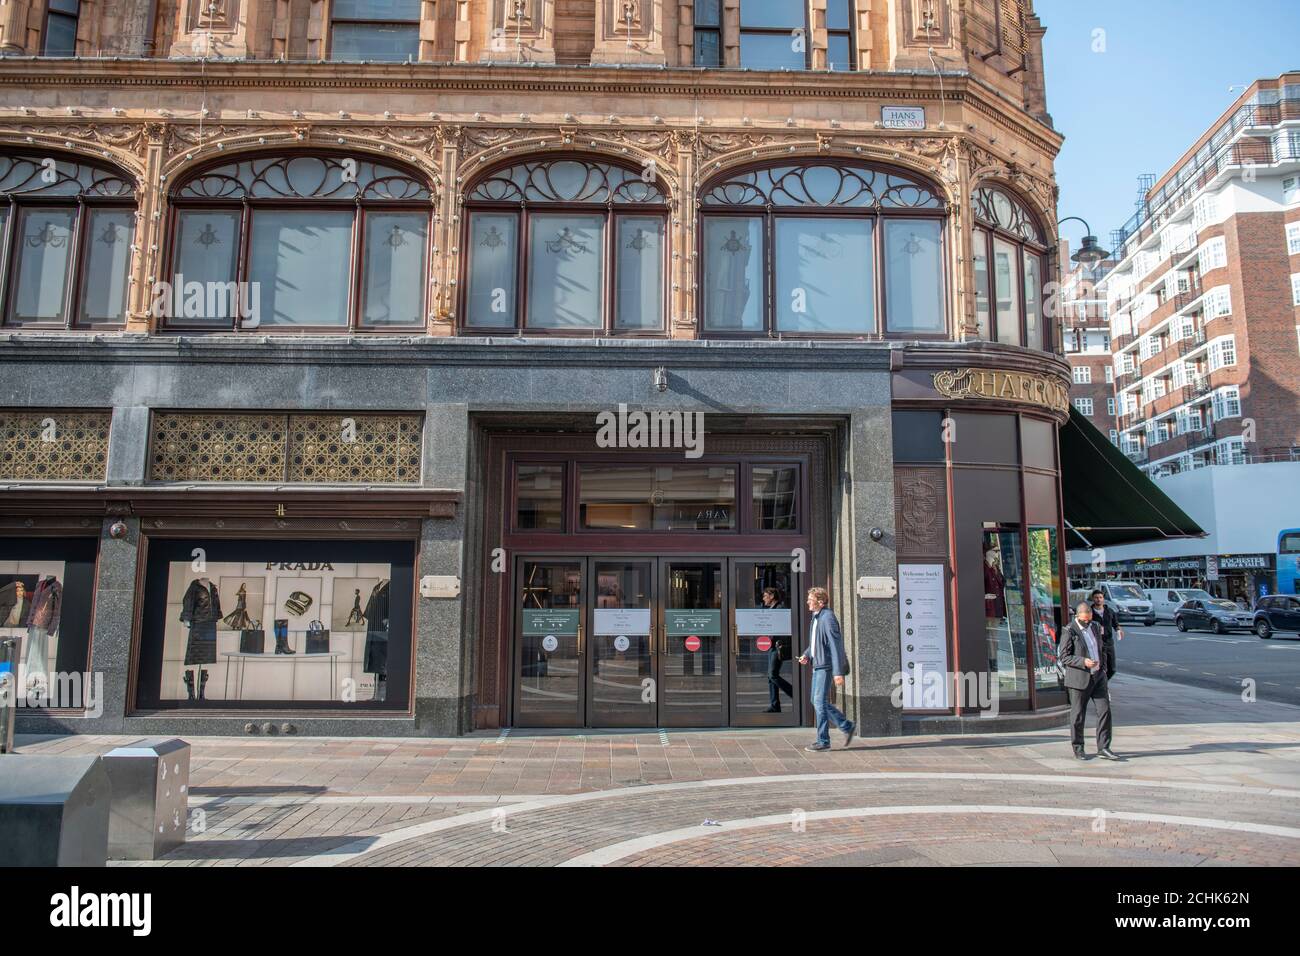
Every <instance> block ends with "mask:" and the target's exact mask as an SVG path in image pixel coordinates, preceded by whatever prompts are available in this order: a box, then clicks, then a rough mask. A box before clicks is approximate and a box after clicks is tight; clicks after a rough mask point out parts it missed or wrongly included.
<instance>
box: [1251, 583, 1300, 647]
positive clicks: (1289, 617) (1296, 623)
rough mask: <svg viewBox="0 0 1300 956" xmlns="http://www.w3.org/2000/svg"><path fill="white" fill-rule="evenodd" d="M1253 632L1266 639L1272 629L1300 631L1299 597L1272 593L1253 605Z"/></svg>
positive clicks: (1270, 635) (1271, 634) (1270, 634)
mask: <svg viewBox="0 0 1300 956" xmlns="http://www.w3.org/2000/svg"><path fill="white" fill-rule="evenodd" d="M1254 623H1255V628H1254V629H1255V633H1256V634H1258V635H1259V636H1260V637H1262V638H1263V639H1264V640H1268V639H1269V638H1270V637H1272V636H1273V632H1274V631H1300V597H1291V596H1290V595H1287V594H1274V595H1272V596H1270V597H1263V598H1260V599H1259V602H1258V603H1257V604H1256V605H1255V622H1254Z"/></svg>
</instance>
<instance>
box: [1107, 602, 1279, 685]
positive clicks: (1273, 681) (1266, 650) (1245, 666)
mask: <svg viewBox="0 0 1300 956" xmlns="http://www.w3.org/2000/svg"><path fill="white" fill-rule="evenodd" d="M1118 656H1119V666H1120V669H1121V670H1122V671H1124V672H1125V673H1129V674H1137V675H1140V676H1143V677H1158V678H1160V679H1162V680H1168V681H1173V682H1175V683H1179V684H1191V685H1193V686H1196V687H1209V688H1213V689H1217V690H1224V691H1228V692H1231V693H1234V694H1240V693H1241V692H1242V691H1243V690H1244V689H1245V688H1247V687H1250V688H1252V690H1253V692H1254V693H1255V694H1256V696H1257V697H1258V698H1259V699H1260V700H1267V701H1281V702H1283V703H1288V704H1297V705H1300V634H1275V635H1274V636H1273V637H1272V638H1270V639H1269V640H1267V641H1263V640H1260V639H1259V638H1258V637H1256V636H1255V635H1254V634H1252V633H1250V632H1249V631H1230V632H1228V633H1227V634H1212V633H1211V632H1209V631H1188V632H1187V633H1186V634H1183V633H1179V631H1178V629H1177V628H1176V627H1174V625H1173V624H1172V623H1170V622H1168V621H1162V622H1161V623H1159V624H1157V625H1156V626H1155V627H1144V626H1142V625H1141V624H1125V625H1124V640H1122V641H1120V642H1119V655H1118Z"/></svg>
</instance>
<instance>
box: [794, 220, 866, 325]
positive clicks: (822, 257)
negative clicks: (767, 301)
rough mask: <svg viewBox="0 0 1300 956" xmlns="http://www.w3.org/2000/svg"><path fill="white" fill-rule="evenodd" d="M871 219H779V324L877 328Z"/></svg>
mask: <svg viewBox="0 0 1300 956" xmlns="http://www.w3.org/2000/svg"><path fill="white" fill-rule="evenodd" d="M871 228H872V223H871V220H869V219H846V218H834V219H832V218H824V219H823V218H815V219H814V218H804V217H793V216H790V217H787V216H782V217H780V218H778V219H777V220H776V328H777V331H780V332H839V333H846V332H858V333H863V334H865V333H868V332H871V331H872V330H873V328H874V327H875V322H874V319H873V310H872V286H871V276H872V243H871Z"/></svg>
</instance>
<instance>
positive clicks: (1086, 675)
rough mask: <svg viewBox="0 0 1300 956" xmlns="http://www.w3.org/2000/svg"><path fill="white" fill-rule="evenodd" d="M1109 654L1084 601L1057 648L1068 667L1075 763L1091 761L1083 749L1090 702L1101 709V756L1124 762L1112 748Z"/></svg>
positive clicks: (1089, 609) (1098, 720) (1098, 741)
mask: <svg viewBox="0 0 1300 956" xmlns="http://www.w3.org/2000/svg"><path fill="white" fill-rule="evenodd" d="M1105 653H1106V651H1105V643H1104V641H1103V639H1102V636H1101V634H1100V633H1099V632H1098V630H1097V626H1096V625H1095V624H1094V623H1093V619H1092V606H1091V605H1090V604H1088V603H1087V602H1086V601H1080V602H1079V606H1078V607H1076V608H1075V609H1074V620H1072V621H1070V623H1069V625H1068V626H1067V627H1066V628H1065V631H1064V632H1063V633H1062V634H1061V643H1060V646H1059V647H1058V648H1057V661H1058V662H1059V663H1060V665H1061V666H1062V667H1063V668H1065V690H1066V693H1067V694H1069V695H1070V745H1071V747H1072V748H1073V750H1074V759H1075V760H1087V759H1088V758H1087V756H1086V755H1085V754H1084V750H1083V723H1084V720H1085V719H1086V718H1087V716H1088V701H1090V700H1091V701H1093V703H1094V704H1095V706H1096V708H1097V755H1098V756H1099V757H1103V758H1105V759H1106V760H1119V759H1120V758H1119V755H1118V754H1116V753H1115V752H1114V751H1112V750H1111V749H1110V740H1111V715H1110V687H1109V682H1108V681H1107V679H1106V660H1105Z"/></svg>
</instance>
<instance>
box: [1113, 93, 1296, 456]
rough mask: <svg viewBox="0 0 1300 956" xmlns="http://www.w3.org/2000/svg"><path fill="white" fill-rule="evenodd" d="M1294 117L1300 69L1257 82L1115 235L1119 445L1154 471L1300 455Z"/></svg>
mask: <svg viewBox="0 0 1300 956" xmlns="http://www.w3.org/2000/svg"><path fill="white" fill-rule="evenodd" d="M1297 120H1300V73H1297V72H1292V73H1286V74H1283V75H1282V76H1280V77H1277V78H1276V79H1266V80H1259V81H1257V82H1256V83H1254V84H1252V85H1251V86H1250V87H1249V88H1248V89H1247V90H1246V91H1245V93H1243V94H1242V96H1241V97H1240V98H1239V99H1238V100H1237V102H1236V103H1234V104H1233V106H1232V107H1231V108H1230V109H1229V110H1228V111H1227V112H1226V113H1224V115H1223V116H1221V117H1220V118H1219V119H1218V120H1217V121H1216V122H1215V123H1214V124H1212V125H1211V126H1210V128H1209V129H1208V130H1207V131H1206V132H1205V134H1204V135H1203V136H1201V138H1200V139H1199V140H1197V141H1196V142H1195V143H1194V144H1192V145H1191V146H1190V147H1189V148H1188V150H1187V151H1186V153H1184V154H1183V156H1182V157H1181V158H1180V159H1179V161H1178V162H1177V163H1176V164H1174V166H1173V168H1171V169H1170V170H1169V171H1167V172H1166V173H1165V174H1164V175H1163V176H1162V177H1161V178H1160V179H1159V180H1157V181H1156V182H1155V184H1154V185H1153V186H1152V187H1151V189H1150V190H1149V191H1148V192H1147V195H1146V202H1145V203H1144V205H1143V206H1142V207H1141V208H1140V209H1139V210H1138V212H1137V213H1136V214H1135V215H1134V217H1133V219H1131V220H1130V221H1129V222H1128V223H1127V224H1126V225H1125V226H1124V228H1123V229H1122V230H1120V232H1119V233H1118V234H1117V236H1116V240H1118V241H1115V242H1114V245H1115V248H1114V250H1113V255H1114V257H1115V258H1116V260H1118V264H1117V265H1116V266H1115V268H1114V269H1112V270H1111V271H1110V272H1108V273H1107V274H1106V276H1105V277H1104V278H1103V279H1102V280H1101V281H1100V282H1099V283H1098V288H1099V289H1100V290H1101V292H1102V293H1103V294H1104V295H1105V297H1106V300H1107V303H1108V305H1109V310H1110V341H1111V348H1112V351H1113V354H1114V367H1115V371H1114V375H1115V379H1116V382H1115V386H1116V402H1117V409H1116V410H1117V412H1118V414H1119V421H1118V431H1119V441H1120V447H1121V448H1123V449H1124V451H1125V452H1127V453H1128V454H1129V456H1130V457H1131V458H1133V459H1134V460H1135V461H1137V462H1138V463H1140V464H1141V465H1142V466H1143V467H1144V468H1145V469H1146V470H1147V472H1148V473H1149V474H1152V475H1157V476H1158V475H1167V474H1175V473H1178V472H1180V471H1185V470H1188V469H1191V468H1199V467H1203V466H1205V465H1210V464H1229V463H1231V464H1238V463H1243V462H1252V461H1276V460H1289V459H1295V458H1297V457H1300V311H1298V309H1300V129H1297V127H1296V121H1297Z"/></svg>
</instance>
